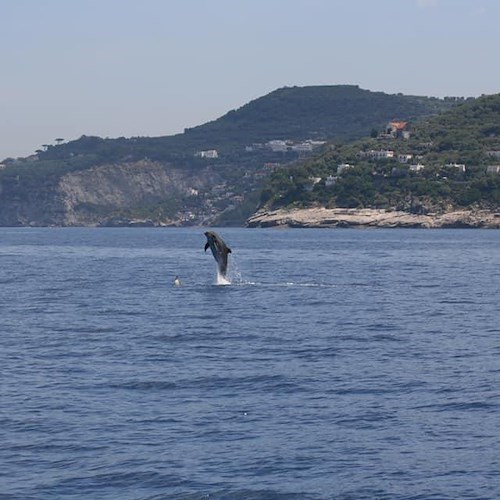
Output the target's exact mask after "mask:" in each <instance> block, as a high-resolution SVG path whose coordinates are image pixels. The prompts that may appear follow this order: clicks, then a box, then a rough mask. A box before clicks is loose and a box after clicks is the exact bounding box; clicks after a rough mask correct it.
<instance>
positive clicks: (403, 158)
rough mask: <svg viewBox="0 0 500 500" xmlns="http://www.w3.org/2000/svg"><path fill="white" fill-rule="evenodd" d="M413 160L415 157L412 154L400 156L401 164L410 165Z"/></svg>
mask: <svg viewBox="0 0 500 500" xmlns="http://www.w3.org/2000/svg"><path fill="white" fill-rule="evenodd" d="M412 159H413V155H410V154H398V161H399V163H408V162H409V161H410V160H412Z"/></svg>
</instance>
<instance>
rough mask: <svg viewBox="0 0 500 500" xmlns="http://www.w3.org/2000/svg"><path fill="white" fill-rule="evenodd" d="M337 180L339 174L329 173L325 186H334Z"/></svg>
mask: <svg viewBox="0 0 500 500" xmlns="http://www.w3.org/2000/svg"><path fill="white" fill-rule="evenodd" d="M336 182H337V176H335V175H329V176H328V177H327V178H326V179H325V187H332V186H335V183H336Z"/></svg>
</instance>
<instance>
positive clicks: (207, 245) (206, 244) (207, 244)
mask: <svg viewBox="0 0 500 500" xmlns="http://www.w3.org/2000/svg"><path fill="white" fill-rule="evenodd" d="M208 248H210V244H209V243H208V241H207V242H206V243H205V252H206V251H207V249H208Z"/></svg>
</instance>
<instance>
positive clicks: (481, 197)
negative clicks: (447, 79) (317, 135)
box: [261, 94, 500, 213]
mask: <svg viewBox="0 0 500 500" xmlns="http://www.w3.org/2000/svg"><path fill="white" fill-rule="evenodd" d="M381 132H382V131H381ZM372 135H374V136H375V135H377V134H372ZM377 151H392V152H393V157H392V158H390V157H389V158H383V157H382V158H374V157H375V156H376V153H371V152H377ZM399 155H408V156H406V157H402V156H399ZM379 156H384V154H383V153H381V154H380V155H379ZM387 156H389V153H388V154H387ZM402 161H405V163H401V162H402ZM346 164H348V165H349V166H347V167H346V166H345V165H346ZM339 165H344V167H340V168H339ZM497 165H500V94H497V95H492V96H483V97H481V98H479V99H476V100H471V101H468V102H466V103H463V104H461V105H459V106H457V107H455V108H453V109H451V110H449V111H447V112H445V113H443V114H441V115H439V116H436V117H433V118H430V119H429V120H426V121H424V122H421V123H419V124H416V125H415V126H414V127H413V129H412V130H411V136H410V138H409V139H402V138H393V137H388V136H387V134H383V133H381V134H378V137H370V138H367V139H363V140H360V141H356V142H353V143H350V144H343V145H337V146H332V147H330V148H329V150H328V151H326V152H324V153H323V154H322V155H320V156H318V157H315V158H312V159H309V160H307V161H305V162H302V163H296V164H294V165H293V166H291V167H289V168H286V169H280V170H278V171H276V172H275V173H274V174H273V175H272V176H271V178H270V179H269V180H268V181H267V183H266V186H265V187H264V189H263V191H262V195H261V207H282V206H288V205H295V206H297V205H298V206H308V205H314V204H321V205H324V206H328V207H350V208H386V209H400V210H406V211H410V212H417V213H421V212H427V211H436V210H447V209H450V208H457V207H470V206H477V207H484V208H498V206H500V174H498V173H495V172H496V170H497V169H496V166H497ZM488 167H490V169H489V172H488V171H487V170H488ZM319 179H321V180H320V181H319Z"/></svg>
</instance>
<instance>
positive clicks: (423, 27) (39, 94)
mask: <svg viewBox="0 0 500 500" xmlns="http://www.w3.org/2000/svg"><path fill="white" fill-rule="evenodd" d="M0 19H1V20H2V23H1V26H0V160H1V159H5V158H7V157H12V158H16V157H24V156H27V155H30V154H33V153H34V152H35V151H36V150H37V149H40V148H41V146H42V145H43V144H54V140H55V139H56V138H63V139H65V140H73V139H77V138H79V137H80V136H82V135H84V134H85V135H97V136H100V137H134V136H163V135H171V134H175V133H180V132H182V131H183V130H184V129H185V128H187V127H193V126H196V125H200V124H202V123H205V122H207V121H210V120H214V119H216V118H218V117H219V116H222V115H223V114H225V113H226V112H228V111H230V110H232V109H237V108H239V107H241V106H243V105H244V104H246V103H247V102H249V101H251V100H253V99H256V98H258V97H261V96H263V95H265V94H267V93H269V92H271V91H273V90H275V89H277V88H281V87H284V86H294V85H297V86H305V85H337V84H355V85H359V86H360V87H361V88H364V89H368V90H373V91H382V92H386V93H389V94H393V93H399V92H401V93H403V94H407V95H408V94H411V95H426V96H436V97H444V96H464V97H468V96H479V95H481V94H494V93H498V92H500V64H498V57H499V56H498V54H499V53H500V30H499V29H498V24H499V21H500V1H499V0H378V1H377V0H0Z"/></svg>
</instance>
